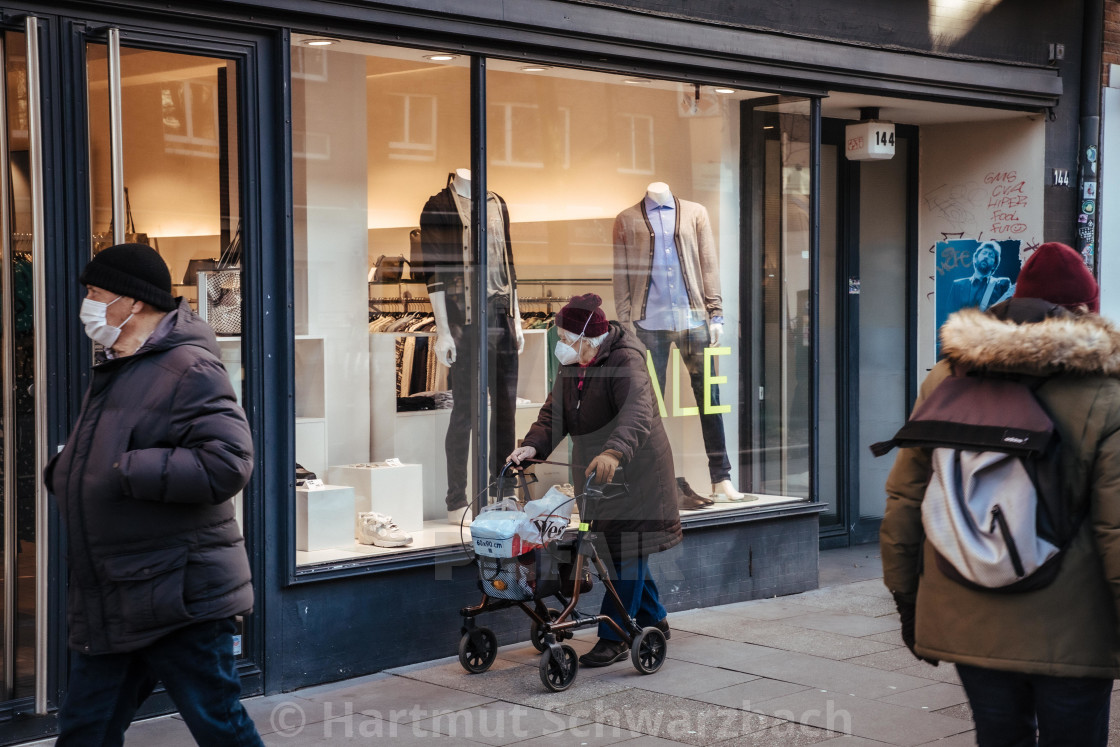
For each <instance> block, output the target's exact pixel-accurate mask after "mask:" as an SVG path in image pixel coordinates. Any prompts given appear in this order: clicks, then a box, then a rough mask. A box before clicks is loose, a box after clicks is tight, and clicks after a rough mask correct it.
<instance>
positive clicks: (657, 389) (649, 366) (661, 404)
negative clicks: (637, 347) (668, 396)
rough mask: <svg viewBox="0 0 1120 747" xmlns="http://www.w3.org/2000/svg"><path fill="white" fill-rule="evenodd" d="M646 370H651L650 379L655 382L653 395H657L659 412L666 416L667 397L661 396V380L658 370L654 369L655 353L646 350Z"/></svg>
mask: <svg viewBox="0 0 1120 747" xmlns="http://www.w3.org/2000/svg"><path fill="white" fill-rule="evenodd" d="M646 370H648V371H649V380H650V382H652V383H653V396H655V397H657V412H658V414H659V415H661V417H665V398H664V397H662V396H661V382H660V381H658V380H657V372H656V371H654V370H653V355H652V354H651V353H650V352H649V351H648V350H647V351H646Z"/></svg>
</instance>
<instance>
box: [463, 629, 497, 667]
mask: <svg viewBox="0 0 1120 747" xmlns="http://www.w3.org/2000/svg"><path fill="white" fill-rule="evenodd" d="M472 632H473V633H474V634H475V635H474V636H472V635H471V633H470V632H468V633H463V637H462V638H460V639H459V663H460V664H462V665H463V669H465V670H467V671H468V672H470V673H471V674H478V673H479V672H485V671H486V670H487V669H489V668H490V665H491V664H493V663H494V660H495V659H497V658H498V637H497V636H496V635H494V631H492V630H490V628H475V629H474V631H472ZM476 636H477V638H476Z"/></svg>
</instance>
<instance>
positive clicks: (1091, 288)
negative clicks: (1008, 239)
mask: <svg viewBox="0 0 1120 747" xmlns="http://www.w3.org/2000/svg"><path fill="white" fill-rule="evenodd" d="M1015 297H1016V298H1041V299H1043V300H1044V301H1049V302H1050V303H1054V304H1058V305H1059V306H1065V307H1066V308H1068V309H1073V308H1075V307H1077V306H1080V305H1081V304H1084V305H1085V306H1087V307H1088V308H1089V311H1091V312H1093V313H1094V314H1096V313H1099V312H1100V310H1101V289H1100V286H1098V285H1097V281H1096V280H1094V279H1093V273H1091V272H1089V268H1088V267H1086V266H1085V260H1083V259H1082V258H1081V255H1080V254H1078V252H1077V250H1076V249H1073V248H1072V247H1069V246H1066V245H1065V244H1060V243H1058V242H1057V241H1048V242H1046V243H1045V244H1043V245H1042V246H1040V247H1038V249H1036V250H1035V251H1034V254H1032V255H1031V256H1030V257H1028V258H1027V261H1026V262H1024V263H1023V269H1022V270H1020V271H1019V279H1018V280H1016V281H1015Z"/></svg>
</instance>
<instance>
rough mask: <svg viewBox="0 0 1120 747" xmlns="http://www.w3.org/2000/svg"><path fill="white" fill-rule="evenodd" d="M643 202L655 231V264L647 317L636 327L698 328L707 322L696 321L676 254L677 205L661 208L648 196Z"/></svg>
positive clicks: (651, 276) (659, 328) (648, 296)
mask: <svg viewBox="0 0 1120 747" xmlns="http://www.w3.org/2000/svg"><path fill="white" fill-rule="evenodd" d="M643 202H644V204H645V208H646V215H647V216H648V217H649V224H650V226H651V227H652V228H653V261H652V262H651V263H650V273H649V292H648V294H647V296H646V315H645V318H644V319H640V320H638V322H637V324H638V326H639V327H641V328H642V329H649V330H655V329H657V330H672V331H674V332H677V331H680V330H682V329H692V328H693V327H699V326H700V325H702V324H703V323H704V321H703V320H702V319H697V318H696V314H694V313H693V311H692V306H691V304H689V302H688V291H687V290H686V289H685V287H684V277H683V276H682V274H681V260H680V256H679V255H678V254H677V242H676V230H677V209H676V201H675V200H674V201H673V202H671V203H669V204H668V205H658V204H657V203H656V202H654V201H653V200H651V199H650V198H649V197H648V196H647V197H646V198H645V199H644V201H643Z"/></svg>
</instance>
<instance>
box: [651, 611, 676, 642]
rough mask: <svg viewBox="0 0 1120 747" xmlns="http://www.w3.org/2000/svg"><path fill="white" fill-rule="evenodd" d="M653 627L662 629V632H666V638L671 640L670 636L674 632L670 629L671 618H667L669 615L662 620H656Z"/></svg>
mask: <svg viewBox="0 0 1120 747" xmlns="http://www.w3.org/2000/svg"><path fill="white" fill-rule="evenodd" d="M653 627H655V628H657V629H658V630H660V631H661V632H662V633H664V634H665V640H669V638H670V637H671V636H672V634H673V633H672V631H671V630H669V618H667V617H663V618H661V619H660V620H658V621H657V622H655V623H654V624H653Z"/></svg>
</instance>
